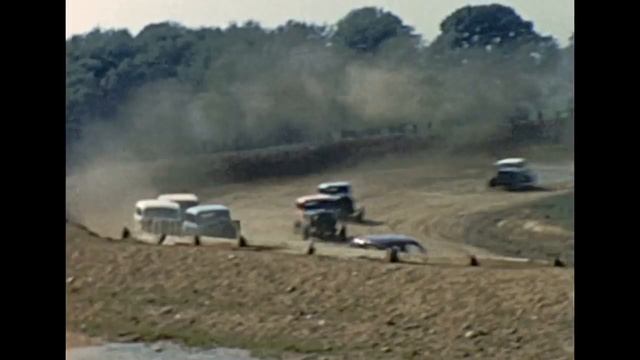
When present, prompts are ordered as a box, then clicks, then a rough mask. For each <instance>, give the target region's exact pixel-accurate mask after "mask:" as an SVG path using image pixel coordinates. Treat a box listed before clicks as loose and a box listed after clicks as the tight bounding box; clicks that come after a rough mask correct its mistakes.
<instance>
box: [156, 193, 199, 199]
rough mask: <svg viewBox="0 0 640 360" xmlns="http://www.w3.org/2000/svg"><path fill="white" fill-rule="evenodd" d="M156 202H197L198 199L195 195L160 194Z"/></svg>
mask: <svg viewBox="0 0 640 360" xmlns="http://www.w3.org/2000/svg"><path fill="white" fill-rule="evenodd" d="M158 200H169V201H198V197H197V196H196V195H195V194H187V193H181V194H162V195H160V196H158Z"/></svg>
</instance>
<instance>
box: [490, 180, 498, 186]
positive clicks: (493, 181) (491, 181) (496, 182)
mask: <svg viewBox="0 0 640 360" xmlns="http://www.w3.org/2000/svg"><path fill="white" fill-rule="evenodd" d="M496 185H498V179H496V178H491V180H489V187H496Z"/></svg>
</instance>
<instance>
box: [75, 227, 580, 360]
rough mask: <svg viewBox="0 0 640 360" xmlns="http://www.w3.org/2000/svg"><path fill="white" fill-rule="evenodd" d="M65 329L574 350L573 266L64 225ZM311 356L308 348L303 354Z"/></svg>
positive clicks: (331, 348)
mask: <svg viewBox="0 0 640 360" xmlns="http://www.w3.org/2000/svg"><path fill="white" fill-rule="evenodd" d="M66 240H67V258H68V259H67V261H68V277H69V278H73V280H72V281H68V291H69V302H68V304H69V305H68V324H69V327H70V329H80V328H82V329H85V330H84V331H85V332H86V333H87V334H89V335H90V336H101V337H105V338H107V339H110V340H111V341H114V340H118V341H156V340H164V339H175V340H177V341H182V342H185V343H187V344H189V345H205V346H216V345H217V346H227V347H238V348H245V349H251V350H253V351H254V354H255V355H259V356H262V357H264V356H266V355H274V354H281V353H285V352H293V353H297V354H305V353H313V354H316V355H317V356H319V357H325V358H328V359H333V358H336V359H400V358H416V359H420V358H430V359H457V358H477V359H571V358H573V350H572V349H573V346H572V344H573V342H572V333H573V314H572V306H571V304H572V303H571V293H572V281H573V271H572V270H570V269H561V268H552V267H539V268H530V267H525V266H523V267H521V268H518V267H515V266H514V267H513V268H510V269H507V268H501V267H497V268H496V267H491V266H487V267H477V268H472V267H467V266H456V265H449V266H445V265H411V264H387V263H384V262H382V261H375V260H361V259H337V258H333V257H326V256H305V255H291V254H281V253H274V252H261V251H256V250H252V249H248V250H237V249H235V250H234V249H233V246H232V245H226V246H225V245H222V244H221V245H214V246H209V247H201V248H195V247H183V246H178V247H169V246H152V245H144V244H137V243H136V244H133V243H125V242H113V241H111V242H110V241H106V240H103V239H100V238H95V237H92V236H89V235H87V234H86V232H84V231H83V230H79V229H77V228H75V227H74V226H68V228H67V239H66ZM309 358H316V357H309Z"/></svg>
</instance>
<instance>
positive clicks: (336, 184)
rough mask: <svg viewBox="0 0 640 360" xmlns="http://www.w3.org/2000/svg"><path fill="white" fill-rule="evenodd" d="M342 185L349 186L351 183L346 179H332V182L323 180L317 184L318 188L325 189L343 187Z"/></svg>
mask: <svg viewBox="0 0 640 360" xmlns="http://www.w3.org/2000/svg"><path fill="white" fill-rule="evenodd" d="M343 186H351V183H349V182H348V181H333V182H325V183H322V184H320V185H318V188H319V189H326V188H330V187H343Z"/></svg>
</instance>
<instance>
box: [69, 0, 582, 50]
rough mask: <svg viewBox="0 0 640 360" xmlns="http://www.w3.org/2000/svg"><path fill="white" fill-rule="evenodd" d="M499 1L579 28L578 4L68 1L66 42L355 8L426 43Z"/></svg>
mask: <svg viewBox="0 0 640 360" xmlns="http://www.w3.org/2000/svg"><path fill="white" fill-rule="evenodd" d="M491 3H500V4H503V5H508V6H511V7H513V8H514V9H515V10H516V12H518V14H520V16H522V17H523V18H524V19H526V20H529V21H533V22H534V24H535V29H536V30H537V31H538V32H540V33H542V34H544V35H553V36H554V37H555V38H556V39H558V41H559V42H560V43H561V44H566V43H567V39H568V38H569V36H571V34H572V32H573V29H574V0H498V1H481V0H368V1H367V0H227V1H223V0H67V12H66V14H67V38H68V37H70V36H71V35H74V34H82V33H86V32H88V31H90V30H92V29H93V28H95V27H98V26H99V27H100V28H103V29H111V28H118V29H120V28H127V29H129V30H130V31H131V33H132V34H134V35H135V34H137V33H138V32H139V31H140V30H141V29H142V28H143V27H144V26H145V25H148V24H149V23H154V22H161V21H167V20H171V21H176V22H179V23H181V24H183V25H185V26H188V27H203V26H218V27H226V26H227V25H228V24H229V23H230V22H231V21H236V22H238V23H242V22H244V21H245V20H257V21H258V22H260V24H262V26H264V27H268V28H273V27H276V26H278V25H281V24H284V23H285V22H286V21H287V20H290V19H293V20H301V21H307V22H313V23H317V24H335V23H336V22H337V21H338V20H339V19H340V18H342V17H343V16H345V15H346V14H347V13H348V12H349V11H350V10H352V9H354V8H359V7H363V6H377V7H382V8H384V9H386V10H389V11H391V12H393V13H394V14H396V15H398V16H399V17H400V18H402V20H403V21H404V22H405V23H406V24H408V25H411V26H413V27H414V28H415V29H416V31H417V32H419V33H421V34H422V35H423V37H424V38H425V39H426V40H427V41H431V40H433V39H434V38H435V37H436V36H437V35H438V33H439V32H440V30H439V24H440V22H441V21H442V20H444V18H445V17H446V16H447V15H449V14H450V13H451V12H453V11H454V10H456V9H458V8H460V7H462V6H465V5H479V4H491Z"/></svg>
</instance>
